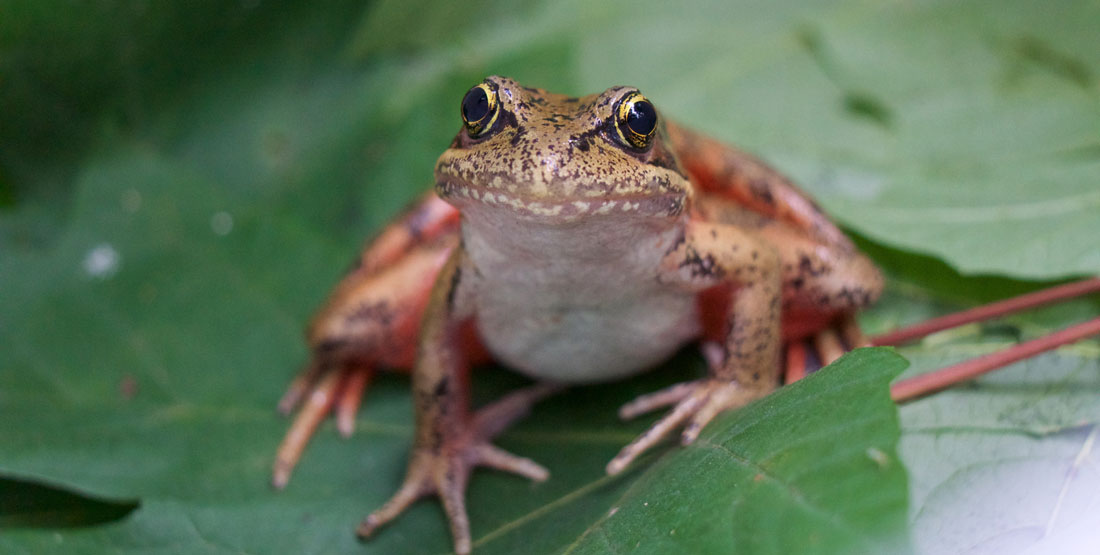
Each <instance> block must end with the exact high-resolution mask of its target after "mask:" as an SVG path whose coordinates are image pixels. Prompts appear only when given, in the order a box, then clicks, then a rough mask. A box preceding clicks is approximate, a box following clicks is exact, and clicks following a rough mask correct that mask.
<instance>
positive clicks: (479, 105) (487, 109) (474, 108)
mask: <svg viewBox="0 0 1100 555" xmlns="http://www.w3.org/2000/svg"><path fill="white" fill-rule="evenodd" d="M499 112H500V110H498V109H497V93H496V91H495V90H493V89H492V88H490V87H489V85H488V84H486V83H479V84H477V85H475V86H474V87H473V88H471V89H470V90H469V91H468V92H467V93H466V96H464V97H462V122H463V123H465V124H466V132H468V133H469V134H470V137H471V138H474V139H476V138H478V137H480V136H481V135H484V134H485V133H486V132H488V131H489V130H490V129H492V128H493V123H495V122H496V120H497V114H498V113H499Z"/></svg>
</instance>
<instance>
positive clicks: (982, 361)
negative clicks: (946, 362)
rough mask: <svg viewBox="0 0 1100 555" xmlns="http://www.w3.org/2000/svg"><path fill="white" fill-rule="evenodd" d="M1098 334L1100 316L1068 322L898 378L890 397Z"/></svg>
mask: <svg viewBox="0 0 1100 555" xmlns="http://www.w3.org/2000/svg"><path fill="white" fill-rule="evenodd" d="M1098 334H1100V318H1095V319H1093V320H1089V321H1087V322H1084V323H1082V324H1077V325H1075V326H1070V327H1068V328H1066V329H1064V330H1060V331H1056V332H1054V333H1052V334H1050V335H1045V336H1043V337H1040V338H1038V339H1033V340H1031V341H1027V342H1025V343H1020V344H1019V345H1015V346H1013V347H1009V348H1007V349H1004V350H1003V351H997V352H995V353H990V354H988V355H985V356H981V357H978V358H974V359H970V360H967V361H964V362H960V363H958V364H955V365H952V366H948V367H946V368H943V369H941V370H937V371H935V372H929V373H928V374H922V375H920V376H916V377H913V378H909V379H907V380H902V381H900V382H898V383H896V384H894V385H893V387H891V388H890V397H891V398H892V399H893V400H894V402H896V403H900V402H902V401H907V400H910V399H914V398H916V397H921V396H923V395H927V394H929V393H932V392H934V391H939V390H941V389H944V388H946V387H949V386H951V385H954V384H957V383H959V382H963V381H967V380H971V379H974V378H976V377H978V376H980V375H982V374H985V373H986V372H990V371H992V370H996V369H997V368H1000V367H1002V366H1007V365H1009V364H1012V363H1013V362H1016V361H1018V360H1021V359H1025V358H1028V357H1033V356H1035V355H1037V354H1039V353H1043V352H1046V351H1049V350H1052V349H1056V348H1058V347H1061V346H1062V345H1068V344H1070V343H1074V342H1076V341H1080V340H1082V339H1084V338H1086V337H1089V336H1092V335H1098Z"/></svg>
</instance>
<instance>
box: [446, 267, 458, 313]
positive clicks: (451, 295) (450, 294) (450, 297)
mask: <svg viewBox="0 0 1100 555" xmlns="http://www.w3.org/2000/svg"><path fill="white" fill-rule="evenodd" d="M461 280H462V270H460V269H458V268H455V271H454V273H453V274H451V283H450V285H448V286H447V312H454V308H455V295H456V294H457V293H458V284H459V282H460V281H461Z"/></svg>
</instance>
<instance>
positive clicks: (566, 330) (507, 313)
mask: <svg viewBox="0 0 1100 555" xmlns="http://www.w3.org/2000/svg"><path fill="white" fill-rule="evenodd" d="M490 290H491V289H490ZM530 293H531V294H530V295H526V294H509V295H499V296H494V295H486V296H485V297H482V298H480V299H479V300H478V302H477V304H478V307H477V322H478V328H479V331H480V332H481V336H482V338H483V339H484V340H485V343H486V346H487V347H488V348H489V350H490V352H492V354H493V355H494V356H495V357H496V358H497V360H499V361H501V362H502V363H504V364H506V365H508V366H509V367H512V368H514V369H516V370H518V371H519V372H521V373H523V374H526V375H527V376H530V377H532V378H537V379H547V380H554V381H563V382H576V383H582V382H595V381H603V380H612V379H615V378H619V377H622V376H626V375H629V374H633V373H636V372H639V371H642V370H646V369H648V368H651V367H653V366H655V365H657V364H659V363H661V362H662V361H664V360H666V359H667V358H668V357H670V356H671V355H672V354H673V353H674V352H675V351H676V350H677V349H678V348H679V347H680V346H682V345H683V344H684V343H685V342H687V341H690V340H691V339H693V338H695V337H696V336H697V335H698V331H699V319H698V317H697V308H696V305H695V301H694V298H693V297H692V296H691V295H689V294H685V293H683V292H679V291H651V292H648V293H647V294H645V295H640V296H636V297H634V298H629V299H626V298H620V299H616V300H615V301H614V302H609V303H602V304H593V303H590V302H589V303H571V302H569V300H568V295H566V299H565V300H562V301H559V302H556V303H548V302H542V303H540V302H538V301H537V300H533V299H540V298H543V297H544V296H545V295H540V294H539V292H538V291H531V292H530Z"/></svg>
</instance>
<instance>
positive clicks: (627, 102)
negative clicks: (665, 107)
mask: <svg viewBox="0 0 1100 555" xmlns="http://www.w3.org/2000/svg"><path fill="white" fill-rule="evenodd" d="M656 131H657V110H656V109H655V108H653V104H650V102H649V101H648V100H646V98H645V97H644V96H642V93H639V92H633V93H630V94H628V95H626V96H624V97H623V98H622V100H620V101H619V106H618V109H616V110H615V132H616V133H618V135H619V140H620V141H622V143H623V144H624V145H627V146H631V147H634V148H636V149H639V150H645V149H647V148H649V145H651V144H653V135H654V133H655V132H656Z"/></svg>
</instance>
